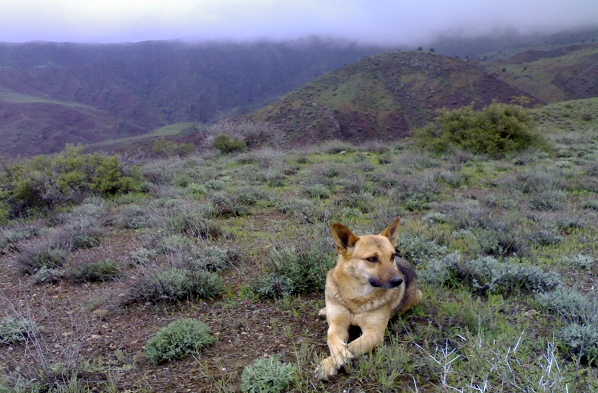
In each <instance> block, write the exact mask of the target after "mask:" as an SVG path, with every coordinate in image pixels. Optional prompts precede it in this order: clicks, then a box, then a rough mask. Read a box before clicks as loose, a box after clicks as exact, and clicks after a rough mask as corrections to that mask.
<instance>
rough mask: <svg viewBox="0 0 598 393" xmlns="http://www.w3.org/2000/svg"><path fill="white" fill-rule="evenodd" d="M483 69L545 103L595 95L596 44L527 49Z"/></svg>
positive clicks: (597, 72)
mask: <svg viewBox="0 0 598 393" xmlns="http://www.w3.org/2000/svg"><path fill="white" fill-rule="evenodd" d="M487 69H488V71H489V72H492V73H494V74H495V75H497V76H498V78H500V79H501V80H502V81H504V82H506V83H508V84H510V85H512V86H515V87H517V88H519V89H521V90H523V91H525V92H526V94H528V95H532V96H535V97H538V98H539V99H540V100H542V101H545V102H549V103H554V102H558V101H564V100H572V99H581V98H590V97H596V96H598V77H597V75H598V44H575V45H568V46H556V47H555V46H547V47H544V48H542V47H539V48H535V49H528V50H526V51H524V52H521V53H519V54H516V55H514V56H513V57H511V58H510V59H508V60H503V61H498V62H495V63H492V64H490V65H489V66H488V67H487Z"/></svg>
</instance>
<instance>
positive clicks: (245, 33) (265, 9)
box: [0, 0, 598, 46]
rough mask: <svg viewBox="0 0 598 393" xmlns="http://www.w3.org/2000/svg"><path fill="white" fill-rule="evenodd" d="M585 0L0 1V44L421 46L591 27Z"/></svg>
mask: <svg viewBox="0 0 598 393" xmlns="http://www.w3.org/2000/svg"><path fill="white" fill-rule="evenodd" d="M596 15H598V2H597V1H594V0H568V1H562V0H521V1H517V2H511V1H502V0H489V1H479V0H451V1H437V0H418V1H407V0H398V1H397V0H378V1H368V0H326V1H319V0H318V1H316V0H311V1H305V0H288V1H280V0H262V1H246V0H227V1H212V0H177V1H168V0H128V1H121V0H102V1H70V0H54V1H45V0H19V1H3V2H1V3H0V41H3V42H27V41H55V42H90V43H115V42H139V41H147V40H169V39H182V40H188V41H206V40H232V41H254V40H264V39H268V40H274V41H285V40H293V39H297V38H301V37H306V36H321V37H327V38H333V39H345V40H351V41H357V42H361V43H366V44H376V45H392V46H409V45H425V44H427V43H429V42H432V41H434V40H437V39H439V38H447V37H458V38H464V37H475V36H480V35H482V36H483V35H501V34H505V33H518V34H524V35H527V34H541V35H546V34H550V33H552V32H557V31H561V30H566V29H573V28H583V27H587V26H589V25H594V26H595V25H596V23H597V22H596Z"/></svg>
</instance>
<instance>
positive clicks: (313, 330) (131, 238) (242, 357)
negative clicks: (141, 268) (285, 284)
mask: <svg viewBox="0 0 598 393" xmlns="http://www.w3.org/2000/svg"><path fill="white" fill-rule="evenodd" d="M32 241H35V239H34V240H32ZM140 241H141V240H140V235H139V234H135V233H134V232H124V231H120V232H116V233H113V234H112V235H109V236H107V237H106V238H104V240H103V243H102V245H101V246H99V247H96V248H93V249H89V250H84V251H77V252H75V253H73V254H71V255H70V256H69V259H68V262H67V264H79V263H83V262H85V261H86V260H99V259H102V258H107V257H110V258H111V259H112V260H115V261H117V262H118V263H119V264H121V265H122V266H123V271H124V274H123V275H122V277H121V278H120V279H119V280H116V281H111V282H103V283H92V284H74V283H70V282H67V281H60V282H58V283H54V284H41V285H39V284H35V283H34V282H33V279H32V278H31V277H28V276H23V275H21V274H20V273H19V272H18V266H17V263H16V261H15V255H14V254H5V255H2V263H0V288H1V289H0V296H1V298H0V299H1V303H2V309H3V310H2V314H1V315H0V316H2V317H3V316H5V315H11V316H14V315H15V314H16V315H20V316H22V317H25V318H28V319H32V320H34V321H35V322H36V323H37V324H38V325H39V326H40V327H41V330H40V335H39V337H38V340H36V342H37V345H33V344H28V345H14V346H10V347H4V348H2V351H3V352H4V354H3V355H2V356H0V370H1V372H2V374H3V375H9V374H10V373H14V372H15V370H17V369H20V371H21V373H31V372H32V370H33V368H32V367H35V366H39V365H40V360H39V356H38V358H37V360H35V357H36V351H35V350H36V349H39V350H41V352H42V353H43V356H42V358H43V359H45V361H48V362H55V361H62V362H65V363H69V362H77V361H78V362H82V361H83V360H88V361H90V362H94V361H95V362H98V363H101V364H102V365H103V371H105V370H106V369H110V370H112V371H111V374H112V376H113V377H114V376H117V378H116V379H117V383H116V385H117V387H118V389H119V391H130V392H133V391H151V392H204V391H205V392H208V391H217V390H226V391H238V390H239V384H240V377H241V373H242V370H243V368H244V367H245V366H247V365H249V364H250V363H252V362H253V361H254V360H255V359H256V358H259V357H264V356H268V355H278V356H279V357H280V358H281V359H282V360H284V361H292V362H296V361H297V355H298V353H299V352H300V349H301V347H302V345H308V346H310V347H312V348H313V347H315V348H316V351H318V352H320V351H321V352H324V351H325V350H326V345H325V337H326V322H325V321H324V320H321V319H318V317H317V312H318V310H319V307H321V306H322V305H323V295H322V294H317V295H309V296H304V297H302V298H301V300H299V299H291V300H287V302H286V303H284V302H282V301H279V302H269V301H266V302H258V301H252V300H248V299H243V298H241V297H240V296H239V295H238V293H237V291H238V287H239V285H238V284H239V282H240V281H241V277H240V274H241V272H240V271H239V270H237V269H231V271H230V272H225V273H224V281H225V288H226V289H225V292H226V295H223V296H222V297H220V298H218V299H214V300H212V301H205V300H195V301H193V300H190V301H186V302H181V303H178V304H153V303H144V304H132V305H124V303H125V302H124V301H123V299H124V298H125V297H126V296H125V294H126V292H127V288H128V286H129V285H130V283H131V282H133V281H134V280H135V279H136V271H135V267H131V266H128V267H126V266H127V262H126V255H127V254H128V252H129V251H131V250H133V249H134V248H135V246H136V245H138V244H139V242H140ZM183 317H191V318H196V319H198V320H201V321H203V322H204V323H206V324H207V325H208V326H210V329H211V334H212V335H214V336H216V337H217V341H216V342H215V343H214V344H212V345H211V346H210V347H209V348H208V349H207V350H205V351H204V352H202V353H200V354H197V355H196V356H194V357H191V358H187V359H184V360H181V361H173V362H168V363H166V364H163V365H159V366H153V365H150V364H149V363H148V362H147V361H146V360H145V359H144V356H143V346H144V344H145V343H146V341H147V339H148V338H150V337H151V336H153V335H154V334H156V332H157V331H158V330H159V329H160V328H162V327H164V326H166V325H167V324H168V323H170V322H172V321H173V320H176V319H179V318H183ZM123 366H127V367H126V368H123ZM80 377H81V378H82V379H83V380H86V381H91V382H92V384H91V385H92V386H93V385H94V383H93V382H94V380H95V379H98V378H99V380H98V381H96V382H101V380H102V379H105V378H106V377H107V376H106V373H104V372H102V373H95V374H94V373H92V374H90V375H89V376H80Z"/></svg>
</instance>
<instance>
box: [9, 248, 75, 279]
mask: <svg viewBox="0 0 598 393" xmlns="http://www.w3.org/2000/svg"><path fill="white" fill-rule="evenodd" d="M67 255H68V252H67V251H66V250H64V249H55V248H50V247H48V246H46V245H39V246H33V247H31V248H28V249H27V250H25V251H22V252H20V253H19V255H18V256H17V265H18V266H19V271H20V272H21V273H22V274H35V273H36V272H37V271H38V270H40V269H42V268H46V269H54V268H57V267H61V266H62V265H64V263H65V262H66V257H67Z"/></svg>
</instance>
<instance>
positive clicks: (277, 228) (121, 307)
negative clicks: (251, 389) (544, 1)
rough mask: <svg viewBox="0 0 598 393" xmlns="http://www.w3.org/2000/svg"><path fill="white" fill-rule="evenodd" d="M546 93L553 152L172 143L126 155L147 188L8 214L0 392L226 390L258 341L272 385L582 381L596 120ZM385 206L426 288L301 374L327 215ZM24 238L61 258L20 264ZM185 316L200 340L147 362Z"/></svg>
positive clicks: (366, 387)
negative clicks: (366, 351)
mask: <svg viewBox="0 0 598 393" xmlns="http://www.w3.org/2000/svg"><path fill="white" fill-rule="evenodd" d="M563 105H565V107H564V108H566V105H567V104H566V103H565V104H563ZM569 105H573V107H574V108H578V109H579V111H580V120H579V121H580V122H585V121H592V119H589V118H588V116H585V117H583V113H585V109H583V108H581V107H578V106H577V105H576V104H575V103H570V104H569ZM584 105H585V104H584ZM569 109H571V108H569ZM563 110H565V109H563ZM552 113H554V112H553V111H546V112H538V114H537V116H538V118H539V119H541V120H542V121H543V122H545V123H544V126H545V127H546V129H545V133H546V134H547V135H548V137H549V138H550V139H551V141H552V144H553V145H554V146H555V147H556V149H555V153H554V155H552V156H551V155H549V154H546V153H542V152H533V151H527V152H522V153H517V154H513V155H510V156H508V157H505V158H504V159H497V160H490V159H487V158H485V157H481V156H474V155H471V154H468V153H466V152H456V153H454V154H450V155H445V156H432V155H430V154H428V153H426V152H424V151H420V150H416V149H415V148H414V147H413V146H412V145H411V142H410V141H405V142H402V143H394V144H381V143H373V144H370V145H367V146H352V145H349V144H346V143H341V142H329V143H324V144H321V145H319V146H314V147H311V148H305V149H303V150H296V151H290V152H283V151H278V150H272V149H264V150H258V151H251V152H247V153H242V154H238V155H213V154H212V155H205V156H203V157H200V156H189V157H186V158H184V159H181V158H178V157H172V158H167V159H163V160H153V161H148V162H143V163H141V172H142V173H143V175H144V177H145V179H146V180H147V184H146V189H147V190H148V192H147V193H146V194H140V195H125V196H121V197H118V198H116V199H114V200H103V199H99V198H89V199H87V200H85V201H84V202H83V203H82V204H81V205H79V206H75V207H67V208H64V209H61V210H60V211H57V212H54V213H52V214H50V215H49V216H39V215H38V216H34V217H31V218H30V219H28V220H18V221H11V222H9V223H8V224H7V225H5V226H3V227H2V231H1V232H0V246H1V247H2V253H3V255H2V263H0V273H1V277H2V281H3V286H2V289H0V294H1V295H2V301H3V303H4V305H3V307H2V312H1V313H0V318H4V319H2V321H3V322H2V323H3V324H4V325H1V326H3V327H4V328H5V331H10V332H13V333H14V332H15V331H16V332H17V334H16V335H15V334H13V335H10V336H9V335H8V334H5V335H4V336H3V337H6V339H5V341H6V343H4V344H0V345H2V346H3V348H2V352H1V354H0V367H2V374H1V375H2V376H1V377H0V392H1V391H12V390H15V389H16V390H17V391H18V389H21V391H33V390H34V389H35V388H38V387H39V388H40V391H46V390H47V389H50V388H52V389H57V390H55V391H68V392H74V391H77V392H78V391H223V392H224V391H238V390H240V388H241V374H242V372H243V370H245V369H246V368H247V366H249V365H251V364H252V363H253V362H254V360H256V359H262V358H264V357H265V356H266V357H267V356H269V355H276V356H278V358H279V359H281V361H282V362H284V363H285V364H293V365H294V366H295V368H292V372H291V374H290V377H289V383H288V384H286V385H284V384H283V385H284V386H285V387H284V389H286V390H289V391H296V392H303V391H305V392H308V391H339V392H340V391H343V392H348V391H353V392H365V391H388V392H391V391H410V392H452V391H458V392H514V391H524V392H565V391H569V392H592V391H596V389H598V371H597V368H596V362H597V360H596V355H597V352H598V331H597V329H596V326H597V325H598V324H597V320H596V315H597V314H598V312H597V311H598V299H597V298H596V274H597V273H598V263H597V262H596V260H597V259H598V242H597V240H598V227H597V226H596V219H597V215H598V203H597V200H598V198H596V194H597V192H598V165H597V162H598V144H597V142H596V141H597V140H598V138H597V131H596V128H595V127H583V128H579V127H577V126H575V127H573V128H571V127H569V126H566V127H563V126H562V124H561V123H559V122H555V121H554V120H553V119H551V118H550V116H552V115H551V114H552ZM561 118H562V117H561ZM584 119H585V120H584ZM576 124H577V123H576ZM397 215H400V216H401V217H402V224H403V226H402V232H401V236H400V239H399V244H398V250H399V251H400V252H401V253H402V254H403V255H405V256H406V257H407V259H409V260H411V261H412V262H413V263H415V264H416V266H417V271H418V274H419V276H420V281H421V286H422V289H423V292H424V300H423V302H422V304H421V305H419V306H418V307H416V308H415V309H414V310H413V311H411V312H409V313H408V314H406V315H400V316H398V317H396V318H394V319H393V320H392V321H391V323H390V324H389V328H388V331H387V335H386V339H385V343H384V345H383V346H382V347H380V348H379V349H377V350H376V351H375V352H373V353H372V354H370V355H368V356H365V357H364V358H361V359H357V360H355V361H354V362H353V363H352V364H351V365H350V366H348V367H347V368H346V370H345V371H344V372H343V373H341V374H340V375H339V376H338V377H337V378H336V379H335V380H333V381H330V382H321V381H316V380H314V379H313V372H314V369H315V366H316V365H317V363H318V361H319V360H320V359H322V358H323V357H325V356H327V348H326V346H325V340H326V337H325V330H326V325H325V322H323V321H318V320H317V312H318V310H319V308H320V307H321V306H322V305H323V298H324V294H323V284H324V274H325V271H326V270H327V269H328V268H330V267H331V265H332V264H333V263H334V247H333V243H332V240H331V238H330V235H329V229H328V228H329V227H330V225H331V224H332V223H333V222H341V223H343V224H345V225H347V226H349V227H350V228H352V229H353V230H354V232H356V233H358V234H365V233H372V232H377V231H380V230H382V229H383V228H384V227H386V225H387V224H388V223H389V222H390V221H391V220H392V219H393V218H394V217H395V216H397ZM65 234H66V235H68V236H70V237H68V236H67V237H68V238H69V239H70V240H69V242H66V243H65V242H64V241H63V242H62V243H60V242H58V243H57V241H58V240H59V239H64V238H65V236H66V235H65ZM80 234H84V235H86V236H87V242H85V241H82V243H81V244H84V245H85V246H81V247H74V246H73V244H74V242H75V241H74V240H73V239H75V235H80ZM76 238H77V239H79V237H76ZM89 238H91V239H95V241H92V240H89ZM84 240H85V238H84ZM67 243H68V246H66V245H65V244H67ZM57 244H59V245H58V246H56V245H57ZM77 244H80V243H77ZM39 249H42V250H46V251H47V250H59V251H60V250H62V252H63V253H64V256H63V259H60V258H61V256H60V255H54V254H52V255H50V256H48V255H46V254H44V255H45V256H44V258H43V260H44V261H48V260H52V261H57V262H55V263H54V265H52V266H50V267H47V268H45V269H39V268H36V267H35V266H37V265H34V266H33V267H31V266H32V265H31V262H30V261H32V260H37V259H35V258H34V257H35V256H36V255H38V254H36V252H38V251H39ZM58 254H60V253H59V252H58ZM24 267H26V268H27V267H28V268H29V269H30V270H29V271H28V270H27V269H24ZM28 273H29V274H28ZM198 282H200V283H202V284H201V285H199V287H198V285H197V283H198ZM31 294H35V296H33V295H31ZM186 317H192V318H196V319H199V320H201V321H203V322H205V323H206V324H207V325H208V327H209V328H210V330H211V332H212V334H214V336H215V337H216V338H217V339H216V341H214V342H213V343H212V344H211V345H210V346H209V348H208V349H207V350H205V351H204V352H201V353H200V352H199V350H197V351H195V352H192V356H190V357H188V358H186V359H184V360H178V361H170V362H166V363H162V364H159V365H153V364H150V363H149V362H148V361H147V359H146V358H145V357H144V356H145V355H144V348H145V346H146V342H147V340H148V339H149V338H150V337H152V336H154V335H155V334H156V333H157V332H158V331H159V330H160V329H162V328H164V327H166V326H167V325H168V323H169V322H171V321H174V320H178V319H181V318H186ZM7 318H12V319H13V320H16V321H17V322H18V321H21V322H23V321H26V322H27V323H25V325H23V324H21V325H18V324H17V325H15V324H14V323H13V322H10V320H9V319H7ZM34 326H37V327H38V328H35V327H34ZM39 327H41V328H39ZM81 327H86V329H82V328H81ZM79 328H81V329H79ZM78 329H79V330H78ZM0 332H2V330H1V329H0ZM18 332H25V333H23V334H21V335H19V334H18ZM106 332H110V333H106ZM96 336H97V337H96ZM8 337H13V338H14V337H17V339H9V338H8ZM19 337H23V339H19ZM50 337H52V338H50ZM94 340H95V341H94ZM0 341H1V340H0ZM65 342H67V343H68V345H67V346H65V344H64V343H65ZM44 343H49V345H44ZM98 343H102V344H98ZM65 347H68V348H70V349H72V350H73V351H75V353H74V354H73V351H71V352H69V356H68V360H69V361H70V362H67V361H65V357H64V355H65V351H60V350H59V348H63V349H64V348H65ZM5 349H6V350H5ZM202 351H203V350H202ZM61 356H62V357H61ZM15 364H18V365H19V366H18V367H15ZM256 367H257V366H256ZM256 369H257V368H256ZM272 369H274V368H272ZM279 369H280V370H287V371H288V370H291V369H286V368H284V367H282V366H281V367H279ZM267 370H268V369H266V371H261V372H262V373H268V372H269V371H267ZM256 372H257V371H256ZM285 372H286V371H285ZM289 372H290V371H289ZM58 376H59V377H58ZM254 383H255V382H254ZM15 384H16V385H15ZM283 385H281V386H283ZM15 386H16V387H15ZM244 386H245V388H247V385H244ZM44 389H46V390H44ZM60 389H62V390H60ZM271 391H275V390H271Z"/></svg>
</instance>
